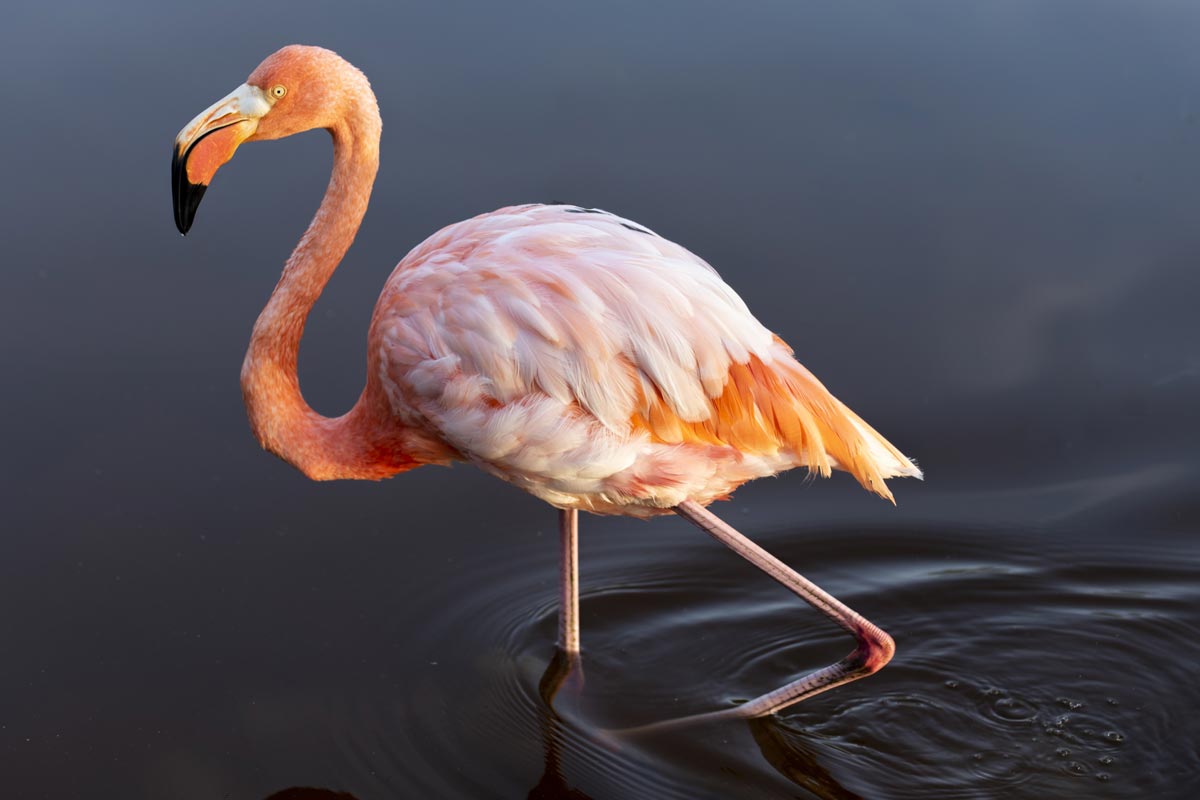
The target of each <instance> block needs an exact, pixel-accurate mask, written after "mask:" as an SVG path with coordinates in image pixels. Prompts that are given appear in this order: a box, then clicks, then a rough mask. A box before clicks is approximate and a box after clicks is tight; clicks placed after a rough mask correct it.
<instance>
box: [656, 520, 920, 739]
mask: <svg viewBox="0 0 1200 800" xmlns="http://www.w3.org/2000/svg"><path fill="white" fill-rule="evenodd" d="M675 512H676V513H677V514H679V515H680V516H681V517H683V518H684V519H686V520H688V521H690V522H692V523H694V524H695V525H696V526H697V527H699V528H701V529H702V530H703V531H704V532H705V533H708V534H709V535H710V536H712V537H713V538H714V539H716V540H717V541H719V542H721V543H722V544H724V545H725V546H726V547H728V548H729V549H730V550H733V551H734V552H735V553H737V554H738V555H739V556H741V557H742V558H744V559H746V560H747V561H749V562H750V563H751V564H753V565H754V566H756V567H758V568H759V569H761V570H762V571H763V572H765V573H767V574H768V575H770V576H771V577H772V578H774V579H775V580H777V581H779V582H780V583H782V584H783V585H784V586H786V587H787V588H788V589H790V590H792V591H793V592H795V593H796V594H797V595H799V596H800V598H801V599H802V600H804V601H805V602H806V603H808V604H809V605H811V606H812V607H813V608H815V609H817V610H818V611H820V612H821V613H822V614H824V615H825V616H827V617H829V618H830V619H831V620H833V621H834V622H836V623H837V624H838V625H841V626H842V627H843V628H845V629H846V630H848V631H850V633H852V634H854V637H855V638H856V639H857V640H858V646H857V647H856V648H855V649H854V651H853V652H852V653H850V654H849V655H847V656H846V657H845V658H843V659H842V660H840V661H838V662H836V663H834V664H830V665H829V666H828V667H825V668H823V669H819V670H817V671H816V672H811V673H809V674H808V675H805V676H804V677H803V678H800V679H799V680H796V681H793V682H791V683H789V684H787V685H786V686H783V687H780V688H779V689H776V690H775V691H773V692H768V693H767V694H764V695H761V696H759V697H756V698H754V699H753V700H751V701H750V702H748V703H743V704H742V705H740V706H737V707H736V708H732V709H728V710H727V711H720V712H717V713H716V714H715V715H707V714H706V715H704V716H705V717H709V716H732V717H763V716H766V715H768V714H774V713H775V712H776V711H779V710H780V709H783V708H786V707H787V706H790V705H792V704H793V703H798V702H800V701H801V700H804V699H806V698H809V697H812V696H813V695H815V694H820V693H821V692H824V691H826V690H827V689H832V688H834V687H835V686H841V685H842V684H843V683H849V682H850V681H854V680H858V679H859V678H865V677H866V676H867V675H871V674H872V673H875V672H878V671H879V670H880V669H881V668H882V667H883V665H884V664H886V663H888V661H890V660H891V658H892V654H893V653H895V652H896V646H895V644H894V643H893V642H892V637H890V636H888V635H887V634H886V633H884V632H883V630H881V629H880V628H879V627H878V626H877V625H875V623H873V622H871V621H870V620H868V619H867V618H866V617H864V616H862V615H861V614H859V613H858V612H856V611H854V610H853V609H851V608H850V607H849V606H847V605H846V604H845V603H843V602H841V601H840V600H838V599H837V598H836V597H834V596H833V595H831V594H829V592H826V591H825V590H824V589H822V588H821V587H819V586H817V585H816V584H815V583H813V582H812V581H810V580H808V579H807V578H805V577H804V576H803V575H801V574H800V573H798V572H796V571H795V570H793V569H791V568H790V567H788V565H787V564H784V563H783V562H782V561H780V560H779V559H777V558H775V556H773V555H771V554H770V553H768V552H767V551H766V550H763V549H762V548H761V547H759V546H758V545H756V544H755V543H754V542H752V541H750V540H749V539H747V538H746V537H745V536H743V535H742V534H740V533H738V532H737V531H736V530H734V529H733V527H732V526H730V525H728V524H726V523H725V522H723V521H722V520H721V519H720V518H719V517H717V516H716V515H715V514H713V513H712V512H711V511H709V510H707V509H705V508H704V507H703V506H701V505H700V504H699V503H696V502H694V501H692V500H686V501H684V502H683V503H680V504H679V505H678V506H676V507H675Z"/></svg>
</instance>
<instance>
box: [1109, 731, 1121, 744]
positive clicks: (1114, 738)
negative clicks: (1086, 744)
mask: <svg viewBox="0 0 1200 800" xmlns="http://www.w3.org/2000/svg"><path fill="white" fill-rule="evenodd" d="M1104 738H1105V739H1108V740H1109V741H1110V742H1114V743H1116V744H1120V743H1121V742H1123V741H1125V737H1124V736H1122V735H1121V734H1119V733H1117V732H1116V731H1105V732H1104Z"/></svg>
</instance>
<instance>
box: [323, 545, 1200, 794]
mask: <svg viewBox="0 0 1200 800" xmlns="http://www.w3.org/2000/svg"><path fill="white" fill-rule="evenodd" d="M750 532H751V533H756V532H754V531H750ZM756 535H757V536H758V538H759V539H760V540H761V541H762V542H763V543H764V544H765V545H766V546H768V547H769V548H770V549H772V550H773V551H774V552H775V553H776V554H778V555H779V556H780V557H781V558H783V559H784V560H785V561H787V562H789V563H791V564H794V565H796V566H797V567H798V568H799V569H801V570H802V571H804V572H806V574H808V575H809V577H811V578H813V579H814V580H816V581H817V582H818V583H820V584H822V585H823V586H825V587H826V588H828V589H829V590H830V591H832V592H833V593H834V594H836V595H838V596H839V597H841V598H843V599H844V600H846V601H847V602H848V603H849V604H850V605H852V606H853V607H855V608H858V609H859V610H860V611H862V612H863V613H865V614H866V615H867V616H869V617H872V618H875V619H877V620H878V621H879V622H880V623H881V624H883V625H884V626H885V627H886V628H888V629H889V630H890V631H891V632H892V633H893V635H894V636H895V637H896V639H897V641H898V644H899V651H898V655H897V657H896V659H895V661H894V662H893V663H892V664H891V665H889V666H888V668H887V669H885V670H884V671H883V672H881V673H880V674H879V675H876V676H873V677H872V678H870V679H868V680H865V681H862V682H859V683H856V684H853V685H851V686H847V687H843V688H841V689H838V690H836V691H833V692H830V693H828V694H825V695H821V696H819V697H817V698H813V699H812V700H810V701H807V702H806V703H803V704H801V705H799V706H796V707H794V708H793V709H789V710H788V711H786V712H784V714H783V715H782V716H780V717H777V718H772V719H767V720H759V721H754V722H749V723H748V722H744V721H733V722H722V723H713V724H708V725H704V726H697V727H691V728H683V729H675V730H672V731H670V732H668V733H662V734H661V735H654V736H645V737H634V738H630V737H621V736H616V735H613V734H610V733H607V731H611V730H616V729H622V728H626V727H629V726H636V725H640V724H644V723H648V722H654V721H658V720H663V719H669V718H673V717H677V716H682V715H687V714H693V713H697V712H703V711H708V710H714V709H718V708H725V707H729V706H731V705H732V704H734V703H737V702H739V701H741V700H744V699H747V698H750V697H753V696H755V695H756V694H758V693H760V692H762V691H765V690H768V689H770V688H773V687H775V686H777V685H779V684H781V683H783V682H785V681H787V680H789V679H792V678H794V677H796V676H797V675H798V674H799V673H801V672H803V671H807V670H810V669H814V668H817V667H820V666H823V665H825V664H828V663H830V662H831V661H833V660H835V659H837V658H838V657H840V656H841V655H844V654H845V653H846V652H848V651H849V650H850V649H851V647H852V646H853V643H852V642H851V641H850V640H849V639H848V638H847V637H846V636H845V635H844V634H843V633H842V632H841V631H840V630H839V629H838V628H836V627H835V626H833V625H831V624H829V623H828V622H827V621H825V620H824V619H823V618H822V617H820V616H819V615H818V614H816V613H815V612H813V611H812V610H811V609H809V608H807V607H806V606H804V605H803V604H801V603H800V602H798V601H797V600H796V599H795V598H794V597H793V596H791V595H790V594H788V593H787V592H786V591H783V590H782V589H780V588H779V587H778V586H777V585H775V584H773V583H772V582H771V581H770V580H768V579H766V578H765V577H763V576H761V575H760V574H758V573H756V572H755V571H754V570H753V569H752V568H750V567H747V566H745V565H743V564H742V563H740V562H739V561H738V559H737V558H736V557H734V556H733V555H732V554H729V553H728V552H726V551H724V550H723V549H722V548H720V547H717V546H715V545H713V544H712V543H711V542H710V541H708V540H706V539H705V538H704V537H703V536H698V535H696V534H693V533H692V532H690V531H689V530H687V529H686V528H685V527H683V526H682V525H674V526H672V525H671V524H669V523H665V522H659V523H654V526H653V527H649V526H646V525H630V524H622V523H620V522H617V523H613V522H607V523H595V524H593V525H590V526H589V527H587V528H585V529H584V537H585V538H584V545H583V555H582V576H583V581H582V582H583V589H584V593H583V602H582V623H583V642H584V660H583V668H582V677H583V680H582V689H580V688H579V686H578V682H577V680H578V678H579V675H578V674H575V675H574V676H573V677H572V678H570V679H568V680H567V682H566V683H564V685H563V688H562V689H561V690H560V691H559V693H558V695H557V697H556V698H555V700H554V708H553V710H552V709H551V708H549V707H548V706H547V705H546V703H545V702H544V701H543V699H542V695H541V693H540V692H539V684H541V683H543V681H544V680H545V676H544V673H545V671H546V668H547V665H548V664H549V662H550V659H551V655H552V654H553V642H554V639H555V633H556V630H555V625H556V614H557V607H556V597H557V595H556V591H555V580H556V574H557V573H556V569H557V567H556V552H555V546H554V542H553V541H552V540H549V539H547V538H545V537H534V536H532V535H531V536H529V537H528V539H527V540H523V541H522V543H521V544H520V545H519V546H517V547H508V548H507V549H505V551H504V552H503V553H497V552H488V553H486V554H485V553H480V554H479V555H478V558H477V560H473V561H471V562H469V563H465V564H458V565H456V567H455V570H454V572H455V574H454V582H453V584H452V585H446V584H442V585H433V584H432V582H431V583H430V584H429V585H423V586H419V587H413V588H412V589H410V591H411V592H413V593H414V594H419V595H422V596H424V598H425V600H424V602H425V604H426V606H425V607H427V608H428V609H430V611H429V615H428V618H427V619H426V620H425V621H424V623H423V624H422V625H421V626H420V632H419V633H418V634H417V638H416V639H411V638H410V640H409V642H408V643H407V645H406V649H407V651H408V652H409V653H410V655H411V656H412V658H413V659H414V660H415V659H417V658H422V659H426V661H427V662H428V663H427V664H426V665H425V667H424V668H423V669H421V670H419V673H420V675H421V676H422V677H421V680H420V681H419V682H418V683H417V684H415V685H409V686H405V687H404V690H403V691H402V692H397V691H396V690H395V687H388V686H383V685H380V686H363V687H355V690H354V691H352V692H350V693H349V694H348V696H347V702H348V704H349V709H348V713H347V721H346V723H347V724H346V727H345V730H344V731H343V732H342V734H341V735H340V737H339V738H340V741H341V744H342V748H343V752H344V753H345V756H346V759H347V767H348V769H349V770H350V771H351V772H353V773H355V774H356V775H357V776H359V777H360V778H361V777H362V776H364V775H370V776H371V778H372V780H373V781H374V782H375V783H376V784H377V785H378V786H379V788H380V791H381V793H383V792H385V791H387V792H390V793H391V794H392V795H396V796H415V795H414V794H413V793H414V792H416V793H418V794H420V795H421V796H427V797H493V796H494V797H527V796H528V797H541V798H551V797H555V798H566V797H570V798H579V797H596V798H602V797H607V798H625V797H629V798H641V797H655V798H675V797H678V798H697V797H714V798H715V797H796V796H811V797H829V798H847V797H889V798H893V797H894V798H906V797H914V798H917V797H919V798H984V797H998V796H1003V797H1006V798H1009V797H1017V798H1019V797H1039V798H1040V797H1074V796H1086V797H1131V796H1168V797H1169V796H1184V795H1179V794H1178V792H1179V791H1180V787H1181V786H1186V785H1188V782H1189V781H1194V780H1195V769H1194V768H1195V766H1196V760H1195V759H1196V753H1197V752H1200V726H1190V727H1187V728H1180V727H1179V725H1178V724H1177V722H1175V721H1174V720H1175V719H1176V717H1177V714H1176V713H1175V706H1176V704H1177V703H1181V702H1183V703H1188V704H1191V705H1192V706H1195V705H1196V704H1197V687H1196V682H1195V680H1194V677H1195V676H1194V668H1193V666H1192V665H1193V664H1194V663H1195V658H1196V651H1197V642H1198V641H1200V620H1198V617H1200V613H1198V612H1197V608H1198V606H1197V600H1198V599H1200V597H1198V595H1200V573H1198V571H1197V569H1196V565H1194V564H1188V563H1186V561H1184V560H1179V559H1176V558H1175V557H1174V556H1173V551H1172V547H1173V545H1172V544H1171V543H1170V542H1169V541H1164V542H1158V543H1153V542H1150V541H1148V540H1147V539H1146V538H1145V537H1143V538H1142V539H1141V540H1139V541H1138V542H1137V545H1136V547H1134V546H1131V545H1128V544H1125V545H1102V544H1097V545H1095V546H1094V547H1092V548H1090V549H1089V550H1088V551H1087V552H1086V553H1081V552H1078V550H1077V549H1076V548H1074V547H1071V546H1068V545H1066V544H1065V543H1066V542H1077V541H1079V537H1078V535H1074V536H1061V537H1056V536H1055V535H1054V534H1053V533H1050V532H1046V531H1042V532H1036V533H1035V532H1026V533H1023V532H1020V531H1011V530H1010V531H974V532H965V533H964V532H961V531H957V530H935V531H933V532H917V531H905V530H880V529H875V530H872V531H868V532H858V531H849V530H836V529H834V530H830V529H828V528H827V529H823V530H793V531H778V530H776V531H773V532H766V533H756ZM1059 542H1063V543H1064V544H1059ZM463 587H469V588H470V590H469V591H463ZM400 627H402V626H398V629H397V636H403V635H408V636H409V637H411V636H412V634H413V631H412V630H411V627H408V626H407V625H406V626H403V627H404V629H403V630H401V629H400ZM459 753H472V754H473V757H472V760H471V761H470V762H469V763H464V762H462V761H460V760H459V758H458V757H457V755H456V754H459ZM481 754H482V755H481Z"/></svg>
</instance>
